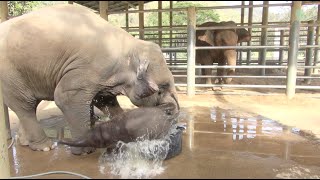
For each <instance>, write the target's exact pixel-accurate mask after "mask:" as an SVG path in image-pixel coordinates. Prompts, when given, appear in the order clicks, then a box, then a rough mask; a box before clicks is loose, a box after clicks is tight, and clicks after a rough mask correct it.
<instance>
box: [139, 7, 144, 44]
mask: <svg viewBox="0 0 320 180" xmlns="http://www.w3.org/2000/svg"><path fill="white" fill-rule="evenodd" d="M143 9H144V1H139V10H140V11H142V10H143ZM139 29H144V12H141V13H139ZM139 38H140V39H144V31H139Z"/></svg>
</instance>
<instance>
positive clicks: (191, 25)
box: [187, 7, 196, 96]
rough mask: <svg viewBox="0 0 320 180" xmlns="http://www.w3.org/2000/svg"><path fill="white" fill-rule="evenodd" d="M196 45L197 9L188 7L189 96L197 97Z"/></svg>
mask: <svg viewBox="0 0 320 180" xmlns="http://www.w3.org/2000/svg"><path fill="white" fill-rule="evenodd" d="M195 45H196V8H195V7H188V49H187V51H188V62H187V64H188V67H187V95H188V96H194V95H195V65H196V61H195V55H196V51H195Z"/></svg>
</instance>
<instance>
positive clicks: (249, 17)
mask: <svg viewBox="0 0 320 180" xmlns="http://www.w3.org/2000/svg"><path fill="white" fill-rule="evenodd" d="M251 5H253V1H249V6H251ZM252 15H253V7H250V8H249V14H248V25H249V26H252ZM248 31H249V33H250V35H251V36H252V28H248ZM248 46H251V40H250V41H249V42H248ZM250 61H251V50H250V49H249V50H248V51H247V65H250Z"/></svg>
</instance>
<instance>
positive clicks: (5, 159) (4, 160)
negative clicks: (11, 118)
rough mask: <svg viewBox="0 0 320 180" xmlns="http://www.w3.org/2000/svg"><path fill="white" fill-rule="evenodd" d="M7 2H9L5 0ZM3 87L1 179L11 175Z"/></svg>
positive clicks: (0, 118)
mask: <svg viewBox="0 0 320 180" xmlns="http://www.w3.org/2000/svg"><path fill="white" fill-rule="evenodd" d="M1 3H2V4H1V11H2V10H3V3H4V2H3V1H2V2H1ZM5 3H7V2H6V1H5ZM2 97H3V96H2V87H1V81H0V179H9V177H10V164H9V154H8V145H7V133H6V132H7V131H6V125H5V121H4V120H3V119H5V115H4V106H3V98H2Z"/></svg>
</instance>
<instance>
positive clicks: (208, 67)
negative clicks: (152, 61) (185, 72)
mask: <svg viewBox="0 0 320 180" xmlns="http://www.w3.org/2000/svg"><path fill="white" fill-rule="evenodd" d="M168 67H169V68H181V69H186V68H187V66H185V65H180V66H168ZM195 68H199V69H211V68H223V69H225V68H227V69H228V68H237V69H259V68H265V69H286V68H288V67H287V66H262V65H258V66H251V65H250V66H218V65H210V66H208V65H205V66H195ZM297 68H320V66H297Z"/></svg>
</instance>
